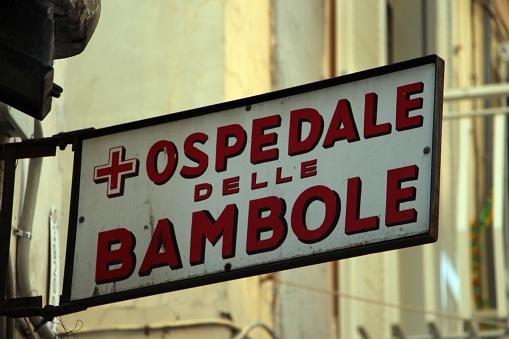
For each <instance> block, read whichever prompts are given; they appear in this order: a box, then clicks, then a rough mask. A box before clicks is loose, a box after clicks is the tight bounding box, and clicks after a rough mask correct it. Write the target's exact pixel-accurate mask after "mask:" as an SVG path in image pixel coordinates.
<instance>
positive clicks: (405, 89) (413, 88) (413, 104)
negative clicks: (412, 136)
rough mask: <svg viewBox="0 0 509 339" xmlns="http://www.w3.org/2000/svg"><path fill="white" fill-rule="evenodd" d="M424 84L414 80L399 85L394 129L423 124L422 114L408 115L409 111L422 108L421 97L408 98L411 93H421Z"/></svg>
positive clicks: (401, 129) (402, 129) (405, 128)
mask: <svg viewBox="0 0 509 339" xmlns="http://www.w3.org/2000/svg"><path fill="white" fill-rule="evenodd" d="M423 90H424V84H423V83H422V82H416V83H413V84H408V85H405V86H399V87H398V90H397V95H396V130H398V131H404V130H407V129H412V128H417V127H421V126H422V124H423V117H422V115H415V116H412V117H409V116H408V113H409V112H410V111H413V110H416V109H421V108H422V98H421V97H418V98H413V99H410V96H411V95H412V94H417V93H422V92H423Z"/></svg>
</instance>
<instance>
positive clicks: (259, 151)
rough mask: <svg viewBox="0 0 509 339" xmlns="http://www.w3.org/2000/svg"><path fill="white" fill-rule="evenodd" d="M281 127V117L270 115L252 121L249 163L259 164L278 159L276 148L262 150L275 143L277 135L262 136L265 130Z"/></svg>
mask: <svg viewBox="0 0 509 339" xmlns="http://www.w3.org/2000/svg"><path fill="white" fill-rule="evenodd" d="M280 126H281V117H280V116H279V115H272V116H269V117H264V118H260V119H255V120H253V128H252V139H251V163H252V164H259V163H263V162H267V161H271V160H277V159H278V158H279V150H278V149H277V148H270V149H265V150H264V149H263V148H264V147H266V146H272V145H275V144H276V143H277V133H268V134H264V132H265V130H267V129H269V128H275V127H280Z"/></svg>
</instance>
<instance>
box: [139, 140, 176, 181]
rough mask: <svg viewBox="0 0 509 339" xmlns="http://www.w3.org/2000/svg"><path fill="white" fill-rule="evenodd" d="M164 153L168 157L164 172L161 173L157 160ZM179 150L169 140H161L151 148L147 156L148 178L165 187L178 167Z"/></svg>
mask: <svg viewBox="0 0 509 339" xmlns="http://www.w3.org/2000/svg"><path fill="white" fill-rule="evenodd" d="M161 152H164V153H165V154H166V157H167V159H168V160H167V162H166V166H165V168H164V170H163V171H162V172H159V170H158V168H157V160H158V158H159V154H160V153H161ZM177 158H178V157H177V148H176V147H175V145H174V144H173V143H172V142H171V141H168V140H160V141H158V142H156V143H155V144H153V145H152V147H150V150H149V151H148V154H147V162H146V168H147V176H148V178H149V179H150V180H151V181H152V182H153V183H154V184H156V185H163V184H165V183H166V182H168V180H170V178H171V177H172V175H173V173H174V172H175V168H176V167H177V162H178V159H177Z"/></svg>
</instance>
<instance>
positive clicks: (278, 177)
mask: <svg viewBox="0 0 509 339" xmlns="http://www.w3.org/2000/svg"><path fill="white" fill-rule="evenodd" d="M282 172H283V169H282V168H281V167H278V168H276V184H277V185H279V184H284V183H285V182H290V181H292V177H291V176H289V177H283V174H282Z"/></svg>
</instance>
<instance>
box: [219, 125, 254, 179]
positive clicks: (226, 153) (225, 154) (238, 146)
mask: <svg viewBox="0 0 509 339" xmlns="http://www.w3.org/2000/svg"><path fill="white" fill-rule="evenodd" d="M232 138H234V139H235V142H234V143H233V144H232V145H230V144H229V141H230V139H232ZM246 141H247V136H246V131H245V130H244V128H242V126H241V125H239V124H233V125H228V126H222V127H219V128H218V129H217V143H216V167H215V168H216V172H223V171H226V169H227V160H228V159H229V158H233V157H234V156H237V155H239V154H241V153H242V151H244V148H245V147H246Z"/></svg>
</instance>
